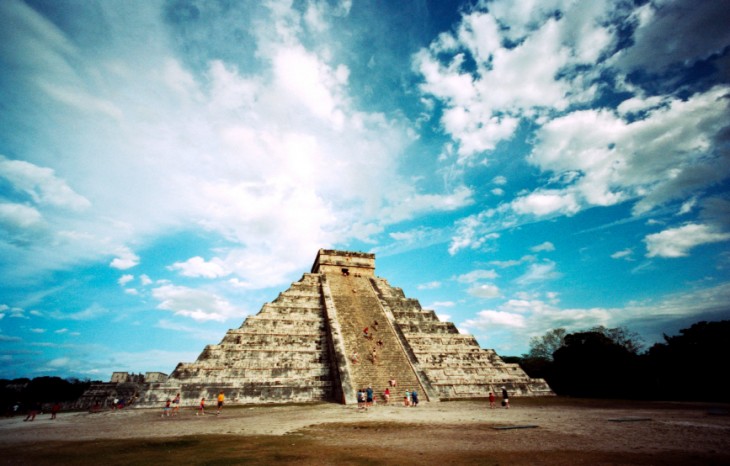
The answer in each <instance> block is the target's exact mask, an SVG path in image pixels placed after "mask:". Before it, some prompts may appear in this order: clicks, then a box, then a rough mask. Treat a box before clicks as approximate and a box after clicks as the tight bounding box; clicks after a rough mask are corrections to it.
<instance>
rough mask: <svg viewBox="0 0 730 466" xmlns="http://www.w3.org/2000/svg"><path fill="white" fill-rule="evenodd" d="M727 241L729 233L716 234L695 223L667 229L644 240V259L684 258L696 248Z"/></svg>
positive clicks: (709, 227)
mask: <svg viewBox="0 0 730 466" xmlns="http://www.w3.org/2000/svg"><path fill="white" fill-rule="evenodd" d="M728 240H730V233H722V232H718V231H715V230H714V229H713V228H712V227H711V226H709V225H702V224H696V223H689V224H686V225H683V226H681V227H677V228H669V229H666V230H664V231H662V232H659V233H654V234H651V235H647V237H646V238H644V242H645V243H646V249H647V252H646V257H667V258H676V257H685V256H687V255H689V250H690V249H692V248H694V247H696V246H700V245H702V244H709V243H717V242H721V241H728Z"/></svg>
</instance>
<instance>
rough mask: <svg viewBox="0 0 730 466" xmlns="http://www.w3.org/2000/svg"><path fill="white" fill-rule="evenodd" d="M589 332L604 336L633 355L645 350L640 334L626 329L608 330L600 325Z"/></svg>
mask: <svg viewBox="0 0 730 466" xmlns="http://www.w3.org/2000/svg"><path fill="white" fill-rule="evenodd" d="M588 331H589V332H598V333H600V334H602V335H603V336H605V337H606V338H608V339H609V340H611V341H612V342H614V343H616V344H617V345H620V346H623V347H624V348H626V349H627V350H628V351H629V352H630V353H633V354H639V352H640V351H641V350H642V349H643V348H644V342H643V341H641V337H640V336H639V334H638V333H636V332H632V331H631V330H629V329H628V328H626V327H616V328H606V327H604V326H603V325H599V326H597V327H593V328H592V329H590V330H588Z"/></svg>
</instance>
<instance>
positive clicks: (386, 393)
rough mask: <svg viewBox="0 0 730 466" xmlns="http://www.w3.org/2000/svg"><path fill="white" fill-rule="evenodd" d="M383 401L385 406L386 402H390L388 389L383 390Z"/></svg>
mask: <svg viewBox="0 0 730 466" xmlns="http://www.w3.org/2000/svg"><path fill="white" fill-rule="evenodd" d="M383 399H384V400H385V404H388V401H389V400H390V388H388V387H386V388H385V393H383Z"/></svg>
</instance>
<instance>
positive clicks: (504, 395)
mask: <svg viewBox="0 0 730 466" xmlns="http://www.w3.org/2000/svg"><path fill="white" fill-rule="evenodd" d="M502 406H504V407H505V408H507V409H509V395H508V394H507V388H505V387H502Z"/></svg>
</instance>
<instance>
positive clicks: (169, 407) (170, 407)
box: [162, 390, 226, 417]
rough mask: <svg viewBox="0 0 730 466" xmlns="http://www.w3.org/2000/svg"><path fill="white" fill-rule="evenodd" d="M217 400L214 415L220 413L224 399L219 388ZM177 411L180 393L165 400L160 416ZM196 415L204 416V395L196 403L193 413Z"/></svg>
mask: <svg viewBox="0 0 730 466" xmlns="http://www.w3.org/2000/svg"><path fill="white" fill-rule="evenodd" d="M217 401H218V410H217V411H216V413H215V414H216V415H218V414H220V413H221V410H222V409H223V404H224V403H225V401H226V395H225V393H223V391H222V390H221V392H220V393H218V396H217ZM178 411H180V394H179V393H178V394H177V395H175V398H173V399H172V400H171V399H170V398H168V399H167V401H165V407H164V408H163V410H162V417H166V416H175V415H176V414H177V413H178ZM195 415H196V416H205V397H203V398H201V399H200V404H199V405H198V410H197V412H196V413H195Z"/></svg>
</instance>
